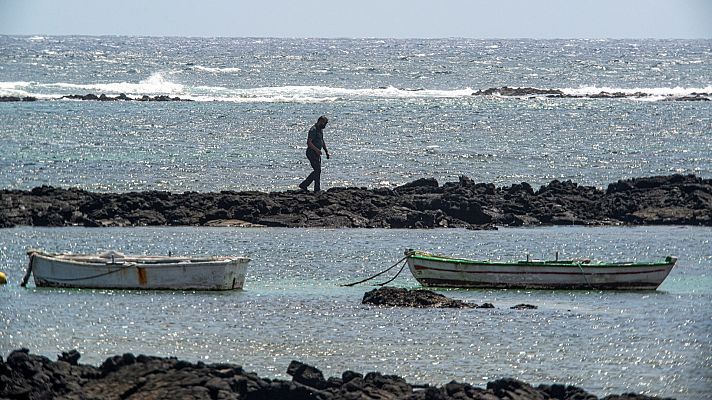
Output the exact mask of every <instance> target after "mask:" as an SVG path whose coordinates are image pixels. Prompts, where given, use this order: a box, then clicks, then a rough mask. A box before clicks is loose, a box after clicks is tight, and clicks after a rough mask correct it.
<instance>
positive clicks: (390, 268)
mask: <svg viewBox="0 0 712 400" xmlns="http://www.w3.org/2000/svg"><path fill="white" fill-rule="evenodd" d="M407 258H408V255H406V256H405V257H403V258H401V259H400V260H398V262H396V263H395V264H393V265H391V266H390V267H388V268H387V269H385V270H383V271H381V272H379V273H377V274H376V275H373V276H369V277H368V278H366V279H363V280H360V281H358V282H353V283H347V284H344V285H339V286H355V285H358V284H359V283H364V282H368V281H370V280H371V279H374V278H377V277H379V276H381V275H383V274H385V273H386V272H388V271H390V270H392V269H393V268H395V267H396V266H397V265H398V264H400V263H401V262H403V261H405V260H406V259H407ZM403 266H404V267H405V264H403ZM401 271H403V268H401ZM398 273H399V274H400V271H398ZM396 276H398V275H396ZM394 279H395V278H394ZM388 282H390V281H388ZM388 282H386V283H388Z"/></svg>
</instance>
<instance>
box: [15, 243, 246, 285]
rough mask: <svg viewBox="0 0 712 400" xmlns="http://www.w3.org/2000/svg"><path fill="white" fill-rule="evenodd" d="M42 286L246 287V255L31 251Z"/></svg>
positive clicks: (35, 277)
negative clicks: (132, 254)
mask: <svg viewBox="0 0 712 400" xmlns="http://www.w3.org/2000/svg"><path fill="white" fill-rule="evenodd" d="M28 254H29V256H30V260H31V261H30V263H31V266H30V268H31V270H32V274H33V277H34V281H35V285H36V286H38V287H43V286H48V287H73V288H104V289H191V290H229V289H241V288H242V287H243V285H244V284H245V275H246V273H247V263H248V262H249V261H250V259H249V258H246V257H170V256H169V257H162V256H125V255H123V254H121V253H115V252H109V253H105V254H102V255H70V254H47V253H43V252H30V253H28Z"/></svg>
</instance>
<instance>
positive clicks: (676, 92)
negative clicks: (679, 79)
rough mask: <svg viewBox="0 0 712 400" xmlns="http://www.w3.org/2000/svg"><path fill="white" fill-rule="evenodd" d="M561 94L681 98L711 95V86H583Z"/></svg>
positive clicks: (563, 90)
mask: <svg viewBox="0 0 712 400" xmlns="http://www.w3.org/2000/svg"><path fill="white" fill-rule="evenodd" d="M561 91H562V92H564V93H565V94H568V95H573V96H591V95H595V94H599V93H601V92H607V93H624V94H626V95H631V96H632V95H635V94H636V93H644V94H645V95H647V96H653V97H659V98H664V97H682V96H689V95H691V94H692V93H712V86H706V87H703V88H684V87H680V86H678V87H674V88H666V87H659V88H616V87H605V86H604V87H598V86H583V87H579V88H575V89H574V88H565V89H561Z"/></svg>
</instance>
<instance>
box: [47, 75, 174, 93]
mask: <svg viewBox="0 0 712 400" xmlns="http://www.w3.org/2000/svg"><path fill="white" fill-rule="evenodd" d="M40 86H45V87H49V88H51V87H58V88H65V89H79V90H89V91H99V92H101V93H106V94H119V93H126V94H136V95H144V94H146V95H156V94H171V95H178V94H182V93H184V86H183V85H181V84H179V83H173V82H170V81H168V80H166V79H165V78H164V77H163V73H161V72H155V73H153V74H152V75H151V76H150V77H148V78H147V79H144V80H142V81H140V82H139V83H131V82H116V83H86V84H76V83H49V84H44V85H40Z"/></svg>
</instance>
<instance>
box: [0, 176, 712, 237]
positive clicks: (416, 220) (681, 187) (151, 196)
mask: <svg viewBox="0 0 712 400" xmlns="http://www.w3.org/2000/svg"><path fill="white" fill-rule="evenodd" d="M215 221H229V222H231V224H232V226H239V225H240V224H241V223H243V225H245V226H249V225H251V224H252V225H255V224H257V225H265V226H277V227H337V228H439V227H465V228H471V229H492V228H494V227H495V226H496V225H500V226H504V225H506V226H532V225H572V224H577V225H622V224H624V225H704V226H712V179H703V178H699V177H696V176H694V175H687V176H683V175H670V176H652V177H646V178H634V179H630V180H621V181H618V182H616V183H612V184H610V185H609V186H608V189H607V190H605V191H604V190H601V189H597V188H595V187H592V186H580V185H578V184H576V183H573V182H571V181H564V182H561V181H558V180H554V181H552V182H551V183H549V184H548V185H544V186H542V187H541V188H539V190H537V191H534V189H533V188H532V187H531V186H530V185H529V184H528V183H521V184H515V185H512V186H509V187H496V186H495V185H494V184H491V183H489V184H485V183H474V182H473V181H472V180H471V179H469V178H467V177H460V180H459V182H448V183H445V184H444V185H439V184H438V182H437V181H436V180H435V179H432V178H431V179H419V180H416V181H413V182H411V183H408V184H405V185H403V186H399V187H396V188H393V189H388V188H376V189H366V188H355V187H349V188H343V187H337V188H331V189H329V190H328V191H322V192H320V193H318V194H314V193H311V192H307V193H305V192H300V191H284V192H273V193H264V192H256V191H250V192H232V191H223V192H219V193H197V192H185V193H170V192H163V191H145V192H127V193H95V192H87V191H84V190H81V189H75V188H70V189H63V188H55V187H51V186H41V187H36V188H34V189H32V190H28V191H25V190H0V227H12V226H16V225H29V226H71V225H83V226H88V227H103V226H165V225H169V226H179V225H191V226H203V225H210V226H214V225H216V224H215V223H214V222H215Z"/></svg>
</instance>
